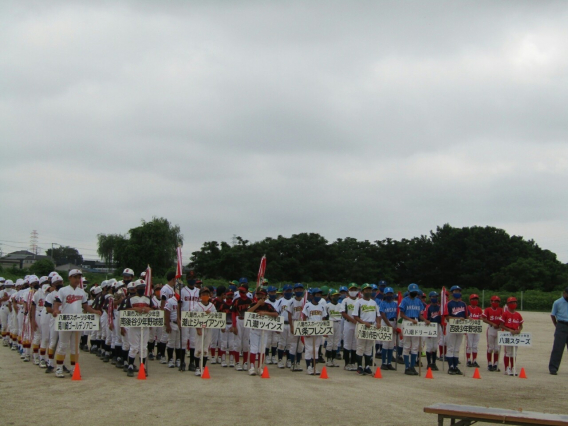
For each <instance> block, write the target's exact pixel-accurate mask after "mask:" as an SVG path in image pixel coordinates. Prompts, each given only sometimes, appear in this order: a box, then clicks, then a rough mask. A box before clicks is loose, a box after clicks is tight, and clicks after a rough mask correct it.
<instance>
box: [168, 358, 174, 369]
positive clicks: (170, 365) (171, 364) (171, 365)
mask: <svg viewBox="0 0 568 426" xmlns="http://www.w3.org/2000/svg"><path fill="white" fill-rule="evenodd" d="M175 366H176V363H175V361H174V360H173V358H172V359H170V362H168V368H174V367H175Z"/></svg>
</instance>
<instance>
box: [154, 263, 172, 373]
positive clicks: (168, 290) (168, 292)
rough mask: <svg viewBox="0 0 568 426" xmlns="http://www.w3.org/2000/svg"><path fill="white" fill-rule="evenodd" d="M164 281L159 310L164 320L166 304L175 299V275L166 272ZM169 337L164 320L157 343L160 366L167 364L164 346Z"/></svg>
mask: <svg viewBox="0 0 568 426" xmlns="http://www.w3.org/2000/svg"><path fill="white" fill-rule="evenodd" d="M166 279H167V280H168V282H167V283H166V285H165V286H163V287H162V289H161V291H160V309H161V310H163V311H164V318H165V315H166V313H165V310H166V309H165V308H166V302H167V301H168V300H169V299H170V298H172V297H175V289H174V287H175V285H176V273H175V272H173V271H170V272H168V274H167V275H166ZM168 340H169V336H168V324H167V323H166V322H165V319H164V328H163V330H162V337H161V339H160V340H159V341H158V357H159V358H160V363H161V364H167V363H168V357H167V356H166V344H167V343H168Z"/></svg>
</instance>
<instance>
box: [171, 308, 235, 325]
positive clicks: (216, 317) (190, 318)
mask: <svg viewBox="0 0 568 426" xmlns="http://www.w3.org/2000/svg"><path fill="white" fill-rule="evenodd" d="M181 326H182V327H191V328H225V327H226V326H227V314H226V313H225V312H210V313H207V312H193V311H190V312H188V311H183V312H182V313H181Z"/></svg>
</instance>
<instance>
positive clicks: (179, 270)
mask: <svg viewBox="0 0 568 426" xmlns="http://www.w3.org/2000/svg"><path fill="white" fill-rule="evenodd" d="M177 257H178V261H177V269H176V279H178V278H181V276H182V275H183V263H182V261H181V246H178V248H177Z"/></svg>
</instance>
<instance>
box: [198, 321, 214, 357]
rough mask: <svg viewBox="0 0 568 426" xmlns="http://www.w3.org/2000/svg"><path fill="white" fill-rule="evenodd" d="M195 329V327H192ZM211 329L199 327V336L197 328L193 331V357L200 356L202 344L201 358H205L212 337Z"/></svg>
mask: <svg viewBox="0 0 568 426" xmlns="http://www.w3.org/2000/svg"><path fill="white" fill-rule="evenodd" d="M193 330H195V328H194V329H193ZM212 331H213V329H211V328H202V329H201V336H200V335H199V334H197V330H196V332H195V336H196V340H195V345H196V348H195V357H196V358H201V345H202V344H203V358H204V359H207V357H208V355H207V354H208V351H209V346H210V345H211V338H212V337H213V333H212ZM202 340H203V342H202Z"/></svg>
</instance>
